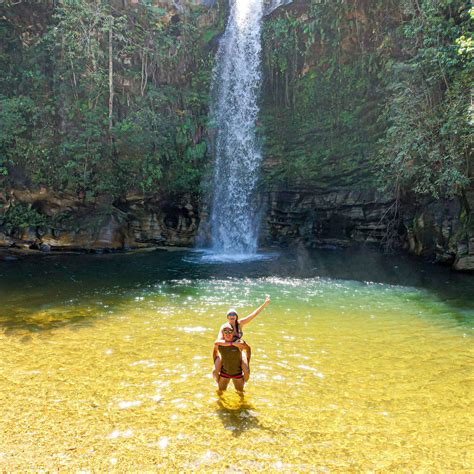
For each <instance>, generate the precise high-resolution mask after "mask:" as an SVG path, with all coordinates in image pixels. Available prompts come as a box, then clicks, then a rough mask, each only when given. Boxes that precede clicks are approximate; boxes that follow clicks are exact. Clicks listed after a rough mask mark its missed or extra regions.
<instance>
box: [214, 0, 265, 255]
mask: <svg viewBox="0 0 474 474" xmlns="http://www.w3.org/2000/svg"><path fill="white" fill-rule="evenodd" d="M262 16H263V0H231V2H230V15H229V19H228V23H227V27H226V30H225V33H224V35H223V37H222V39H221V41H220V44H219V49H218V52H217V57H216V67H215V70H214V77H213V85H212V96H213V103H212V105H211V117H212V121H213V123H214V124H215V127H216V136H215V159H216V162H215V174H214V197H213V203H212V214H211V238H212V250H213V252H214V253H215V254H219V255H224V256H225V255H226V256H235V257H242V256H252V255H255V252H256V249H257V238H258V216H257V215H258V213H257V209H256V203H255V199H254V198H255V188H256V183H257V175H258V169H259V166H260V162H261V158H262V157H261V153H260V150H259V147H258V145H257V140H256V133H255V126H256V120H257V114H258V106H257V98H258V95H259V91H260V84H261V59H260V55H261V42H260V41H261V38H260V36H261V22H262Z"/></svg>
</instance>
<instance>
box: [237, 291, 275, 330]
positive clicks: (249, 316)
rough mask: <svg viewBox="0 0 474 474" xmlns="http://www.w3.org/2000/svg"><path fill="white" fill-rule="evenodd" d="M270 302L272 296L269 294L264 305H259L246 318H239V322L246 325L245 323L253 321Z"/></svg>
mask: <svg viewBox="0 0 474 474" xmlns="http://www.w3.org/2000/svg"><path fill="white" fill-rule="evenodd" d="M269 304H270V296H269V295H267V296H266V298H265V303H263V304H262V306H259V307H258V308H257V309H256V310H255V311H253V312H252V313H250V314H249V315H248V316H245V318H242V319H239V324H240V325H241V326H244V325H245V324H247V323H249V322H250V321H252V319H253V318H255V316H257V315H258V314H259V313H261V312H262V311H263V310H264V309H265V307H266V306H268V305H269Z"/></svg>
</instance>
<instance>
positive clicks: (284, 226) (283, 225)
mask: <svg viewBox="0 0 474 474" xmlns="http://www.w3.org/2000/svg"><path fill="white" fill-rule="evenodd" d="M393 202H394V200H393V198H391V197H390V196H386V195H383V194H381V193H378V192H376V191H375V190H338V191H329V192H321V193H314V192H313V193H311V192H305V191H298V190H295V191H281V192H273V193H271V194H270V195H269V199H268V202H267V208H268V210H267V215H268V218H267V219H264V222H263V225H262V233H261V239H262V242H264V243H265V244H267V245H268V244H270V245H272V244H273V245H274V244H277V245H292V244H293V243H296V242H298V243H303V244H305V245H306V246H308V247H332V246H347V245H351V244H352V243H355V242H357V243H364V242H365V243H381V242H382V240H383V238H384V236H385V234H386V227H387V222H388V220H387V216H389V213H390V209H391V206H392V204H393Z"/></svg>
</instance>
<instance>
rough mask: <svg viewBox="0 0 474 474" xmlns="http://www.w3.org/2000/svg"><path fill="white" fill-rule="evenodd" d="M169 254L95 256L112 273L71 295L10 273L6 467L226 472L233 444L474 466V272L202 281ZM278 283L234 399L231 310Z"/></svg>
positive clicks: (268, 460) (250, 453)
mask: <svg viewBox="0 0 474 474" xmlns="http://www.w3.org/2000/svg"><path fill="white" fill-rule="evenodd" d="M334 257H337V256H334ZM160 258H162V259H163V260H159V259H158V260H155V261H154V262H153V263H154V265H150V266H149V267H147V266H145V267H143V265H145V262H146V265H148V264H149V263H150V261H149V260H150V257H149V256H148V257H147V259H146V260H143V261H142V260H140V259H139V260H138V261H139V262H141V264H140V265H141V266H140V267H139V270H140V271H138V270H134V269H133V264H134V263H135V262H136V261H137V260H135V259H132V260H127V259H122V260H120V261H117V260H114V259H109V260H107V259H106V258H103V259H96V260H92V259H91V260H90V262H91V265H92V266H93V265H98V266H99V265H100V266H103V268H102V267H100V271H101V272H103V275H105V276H107V280H104V281H105V283H103V281H102V279H100V278H97V275H98V273H100V271H98V270H96V271H92V270H91V271H90V274H88V273H81V278H80V280H82V281H83V282H84V283H83V286H82V287H81V294H80V295H73V297H72V298H71V294H70V293H71V291H73V289H74V288H75V287H74V286H67V285H68V284H66V283H63V282H64V281H69V282H71V280H70V279H69V280H68V279H65V278H63V274H62V273H59V274H58V277H57V280H54V279H52V280H51V281H45V282H43V285H42V286H41V288H38V289H37V290H36V289H35V288H32V289H31V290H28V291H30V292H32V294H33V296H34V297H33V298H32V299H31V300H25V298H24V292H25V290H24V288H25V285H26V284H27V283H28V281H29V280H22V278H23V276H22V275H23V273H22V275H15V274H14V273H13V272H10V273H9V277H8V281H2V280H0V284H3V285H10V286H9V287H8V288H9V291H8V292H5V293H2V295H5V296H4V301H3V305H2V309H1V310H0V324H1V328H2V332H1V333H0V360H2V375H3V378H2V379H1V380H0V397H1V399H2V401H3V403H2V408H1V409H0V410H1V417H2V418H1V419H2V435H0V437H1V441H2V443H1V444H2V449H1V456H0V462H1V463H2V466H3V467H5V469H8V470H27V469H32V468H33V469H49V470H53V469H54V470H59V469H62V470H98V471H101V470H107V469H110V468H111V466H113V468H114V469H117V470H120V471H138V470H150V471H157V470H158V471H159V470H163V471H165V470H168V471H176V470H180V469H181V470H183V469H184V470H185V469H190V470H192V469H194V470H199V471H204V472H209V471H210V472H215V471H218V472H221V471H225V470H226V469H233V467H235V466H234V462H233V461H232V460H231V461H229V459H228V456H227V454H226V453H229V452H232V453H238V463H239V469H242V470H248V471H255V470H257V471H258V470H266V471H272V470H276V469H281V470H283V471H286V472H290V471H295V472H298V471H304V472H308V471H315V470H325V469H326V470H329V471H336V472H339V471H343V472H348V471H370V470H372V471H400V470H401V471H408V472H411V471H414V470H419V471H427V472H446V471H451V472H462V471H465V472H467V471H469V470H471V469H472V468H473V465H472V459H471V458H470V456H469V450H468V446H469V440H470V436H471V433H470V428H469V427H470V426H471V423H470V421H469V420H470V415H469V413H470V411H469V407H470V403H472V398H473V396H472V393H473V391H472V389H471V388H472V387H471V386H470V385H469V384H470V380H471V379H472V368H471V366H470V362H471V360H472V356H473V350H472V334H473V332H472V317H473V315H474V311H473V310H474V309H473V306H472V301H470V298H469V296H468V295H469V293H467V292H466V295H467V296H466V297H463V296H462V295H463V293H456V291H455V290H456V289H459V288H462V284H463V283H462V282H461V280H456V284H453V285H452V286H451V287H452V288H453V290H449V291H452V292H448V291H447V289H446V286H442V287H441V288H439V287H438V286H436V284H435V283H433V285H431V286H430V285H429V284H427V285H426V286H421V285H420V286H412V285H410V284H409V282H410V280H403V279H399V280H397V281H394V280H390V279H389V281H388V282H383V281H375V280H376V279H375V278H374V275H371V278H370V282H369V279H367V281H364V280H362V281H360V280H359V281H358V280H356V279H340V278H331V277H330V276H328V275H324V276H320V275H311V276H304V277H302V276H296V275H287V276H285V275H284V274H282V273H279V274H278V275H277V274H274V273H271V272H269V273H267V274H265V272H267V270H265V272H262V273H261V274H255V267H252V269H251V270H248V271H246V272H243V273H244V274H238V272H237V271H235V272H229V273H228V274H227V275H223V274H220V273H219V272H216V273H214V274H209V273H206V272H207V271H208V270H207V269H206V267H205V266H204V267H203V268H202V269H201V270H200V271H201V272H202V273H197V274H192V275H191V274H189V273H186V271H188V270H187V269H186V268H185V267H180V265H182V255H177V256H175V257H169V256H168V255H164V256H162V257H160ZM331 258H332V257H331ZM345 261H346V262H348V260H347V259H345ZM66 262H67V260H66ZM69 262H70V263H69V265H75V264H76V261H69ZM71 262H72V263H71ZM123 262H125V263H127V266H126V268H125V269H122V268H121V267H120V265H122V264H124V263H123ZM52 263H54V261H53V260H51V261H43V264H42V265H47V264H52ZM78 263H79V262H78ZM267 263H268V262H260V265H266V264H267ZM31 265H32V266H33V267H34V265H35V264H34V263H32V264H31ZM81 265H82V264H81ZM157 265H161V266H162V268H164V269H163V270H161V271H162V272H163V273H160V274H156V273H154V272H155V271H156V270H155V269H156V266H157ZM252 265H254V264H252ZM366 265H367V263H366ZM65 266H67V265H66V264H65ZM168 267H173V268H174V269H176V270H181V271H182V273H183V275H182V278H179V277H177V275H176V274H172V276H171V277H170V274H169V273H165V271H166V268H168ZM236 267H241V265H237V266H236ZM10 268H11V267H10ZM127 268H128V278H123V273H124V272H125V271H126V269H127ZM114 269H115V273H114V271H111V270H114ZM400 270H403V268H401V269H400ZM219 271H220V270H219ZM289 271H290V270H289ZM361 271H365V269H363V270H361ZM410 271H411V273H415V272H416V268H415V269H414V268H413V267H410ZM74 272H83V270H82V267H81V268H80V269H74ZM252 272H253V273H252ZM33 273H34V272H33V270H30V271H29V274H33ZM150 274H151V276H150ZM407 274H410V272H409V271H408V270H407ZM249 275H250V276H249ZM353 275H354V273H352V274H351V276H353ZM415 277H416V274H415V275H413V276H412V275H410V278H415ZM30 278H31V277H30ZM130 278H132V279H134V281H133V285H132V284H130V282H129V279H130ZM390 278H391V277H390ZM78 279H79V278H78ZM11 281H16V282H17V283H16V285H15V286H11ZM373 281H375V282H373ZM414 281H418V280H417V279H416V278H415V280H414ZM443 281H444V280H443ZM22 282H23V283H22ZM100 284H106V285H111V286H113V287H114V291H113V292H112V293H111V294H109V295H107V296H105V292H104V291H102V290H101V289H99V288H98V285H100ZM64 285H66V286H64ZM69 285H73V283H69ZM467 288H470V287H469V284H467ZM266 293H269V294H270V295H271V297H272V303H271V305H270V306H269V307H268V308H267V309H266V310H265V311H264V312H263V313H262V314H261V315H259V316H258V317H257V319H255V320H254V321H253V322H252V323H251V324H250V325H249V326H247V327H245V328H244V339H245V340H246V341H248V343H249V344H250V345H251V346H252V360H251V379H250V382H249V384H248V386H247V390H246V394H245V396H244V398H240V397H239V396H238V395H237V394H236V393H235V392H234V391H233V389H231V390H229V391H228V392H227V393H225V394H224V395H223V396H222V397H218V396H217V395H216V393H215V385H214V383H213V380H212V378H211V374H210V371H211V368H212V358H211V349H212V343H213V340H214V338H215V337H216V335H217V330H218V328H219V326H220V324H221V323H222V322H224V321H225V314H226V311H227V309H228V307H230V306H235V307H236V308H237V309H238V311H239V314H241V315H242V316H245V315H246V314H248V313H249V312H250V311H252V310H253V309H254V308H255V307H256V306H257V305H259V304H261V302H263V298H264V295H265V294H266ZM98 294H101V297H100V298H98V297H97V295H98ZM21 295H23V299H21V298H20V296H21ZM137 453H139V455H137Z"/></svg>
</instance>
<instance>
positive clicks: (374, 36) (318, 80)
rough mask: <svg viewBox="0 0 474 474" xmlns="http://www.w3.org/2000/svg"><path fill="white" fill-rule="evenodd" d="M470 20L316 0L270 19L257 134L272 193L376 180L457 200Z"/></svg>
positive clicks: (435, 7) (407, 3)
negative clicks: (279, 186)
mask: <svg viewBox="0 0 474 474" xmlns="http://www.w3.org/2000/svg"><path fill="white" fill-rule="evenodd" d="M473 12H474V10H473V9H472V8H471V9H469V7H468V6H467V4H466V3H465V2H462V1H461V0H422V1H415V0H404V1H403V2H401V3H400V2H395V1H392V0H390V1H388V2H387V1H382V0H375V1H373V2H364V1H362V0H350V1H344V2H320V1H317V0H313V1H311V2H309V3H308V5H307V7H306V8H305V9H304V12H301V9H298V8H296V7H295V9H294V10H293V11H292V10H291V8H290V10H289V11H287V12H284V11H282V12H281V13H280V14H279V15H278V14H277V15H274V16H273V17H272V18H271V19H269V20H268V21H267V22H266V25H265V28H264V33H263V39H264V65H265V77H266V78H267V82H266V84H265V96H264V102H263V116H262V124H261V126H260V130H261V133H262V135H264V137H265V156H267V157H268V158H269V160H270V161H271V163H272V165H271V167H269V170H268V171H267V174H266V176H265V177H266V179H267V181H268V183H269V184H271V185H276V184H278V183H279V182H281V183H284V184H285V185H290V186H291V185H293V184H296V185H298V186H300V187H301V186H309V187H319V188H321V187H323V188H324V187H334V186H339V185H343V186H344V185H350V186H354V185H357V186H358V187H360V186H374V185H376V184H377V180H378V181H379V183H382V187H383V188H384V189H385V190H386V191H389V192H397V193H399V192H400V191H402V190H404V191H413V192H415V193H416V194H417V195H427V194H428V195H431V196H434V197H440V196H452V195H459V194H460V193H462V190H463V189H465V188H466V186H468V185H469V158H470V156H471V155H470V149H471V148H472V123H473V117H472V113H473V112H472V108H470V89H471V88H472V73H473V72H474V67H473V55H472V39H471V38H472V26H471V25H472V23H470V21H472V15H473ZM298 15H299V16H298Z"/></svg>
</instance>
